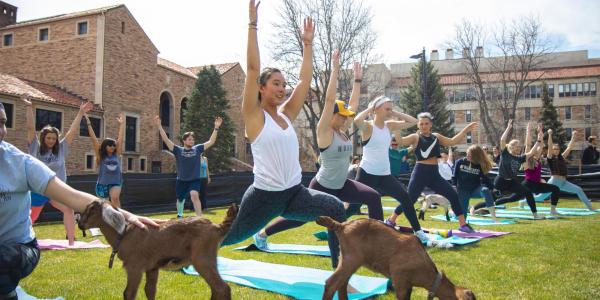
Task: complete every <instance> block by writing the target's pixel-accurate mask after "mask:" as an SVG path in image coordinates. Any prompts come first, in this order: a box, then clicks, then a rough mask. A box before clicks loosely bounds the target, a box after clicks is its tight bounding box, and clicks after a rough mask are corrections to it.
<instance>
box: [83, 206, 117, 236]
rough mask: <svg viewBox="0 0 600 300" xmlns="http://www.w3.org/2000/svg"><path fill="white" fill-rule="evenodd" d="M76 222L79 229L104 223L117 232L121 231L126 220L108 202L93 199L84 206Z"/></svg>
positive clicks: (99, 225)
mask: <svg viewBox="0 0 600 300" xmlns="http://www.w3.org/2000/svg"><path fill="white" fill-rule="evenodd" d="M78 224H79V228H80V229H81V230H85V229H88V228H92V227H102V225H105V224H106V225H109V226H110V227H112V228H113V229H114V230H116V231H117V232H118V233H123V231H124V230H125V226H126V225H127V222H126V221H125V217H124V216H123V214H121V213H120V212H118V211H117V210H115V209H114V208H113V207H112V206H111V205H110V204H109V203H107V202H106V201H101V200H95V201H92V203H90V204H88V205H87V206H86V208H85V211H84V212H83V213H82V214H81V218H80V219H79V222H78Z"/></svg>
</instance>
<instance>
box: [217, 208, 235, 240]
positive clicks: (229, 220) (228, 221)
mask: <svg viewBox="0 0 600 300" xmlns="http://www.w3.org/2000/svg"><path fill="white" fill-rule="evenodd" d="M238 210H239V207H238V205H237V204H235V203H233V204H231V206H230V207H229V209H227V213H226V214H225V218H224V219H223V222H221V224H219V227H220V228H221V233H222V234H223V236H225V235H226V234H227V233H228V232H229V229H231V225H232V224H233V221H235V217H236V216H237V213H238Z"/></svg>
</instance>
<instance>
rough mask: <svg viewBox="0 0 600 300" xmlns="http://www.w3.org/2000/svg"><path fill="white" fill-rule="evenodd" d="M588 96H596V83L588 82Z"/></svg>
mask: <svg viewBox="0 0 600 300" xmlns="http://www.w3.org/2000/svg"><path fill="white" fill-rule="evenodd" d="M590 95H591V96H596V83H595V82H590Z"/></svg>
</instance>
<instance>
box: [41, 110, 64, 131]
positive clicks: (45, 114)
mask: <svg viewBox="0 0 600 300" xmlns="http://www.w3.org/2000/svg"><path fill="white" fill-rule="evenodd" d="M46 125H50V126H54V127H56V128H58V130H62V113H61V112H59V111H53V110H46V109H41V108H36V109H35V130H37V131H39V130H42V128H44V126H46Z"/></svg>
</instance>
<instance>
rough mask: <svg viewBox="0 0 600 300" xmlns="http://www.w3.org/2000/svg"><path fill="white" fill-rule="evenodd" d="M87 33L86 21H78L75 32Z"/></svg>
mask: <svg viewBox="0 0 600 300" xmlns="http://www.w3.org/2000/svg"><path fill="white" fill-rule="evenodd" d="M87 33H88V22H87V21H84V22H79V23H77V34H78V35H84V34H87Z"/></svg>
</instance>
